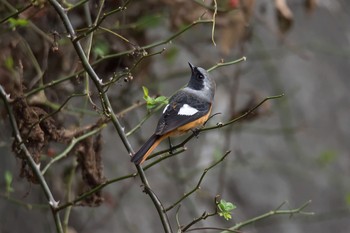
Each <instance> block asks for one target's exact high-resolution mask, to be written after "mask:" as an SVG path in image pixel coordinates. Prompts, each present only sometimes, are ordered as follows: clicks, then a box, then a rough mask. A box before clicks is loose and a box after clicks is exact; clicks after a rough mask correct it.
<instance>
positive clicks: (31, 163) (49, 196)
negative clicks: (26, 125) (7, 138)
mask: <svg viewBox="0 0 350 233" xmlns="http://www.w3.org/2000/svg"><path fill="white" fill-rule="evenodd" d="M0 97H1V99H2V100H3V102H4V104H5V108H6V110H7V113H8V114H9V120H10V123H11V126H12V129H13V131H14V135H15V140H16V141H17V143H18V145H19V148H20V150H21V151H23V154H24V157H25V159H26V160H27V162H28V165H29V166H30V168H31V169H32V170H33V173H34V174H35V176H36V178H37V179H38V181H39V183H40V185H41V188H42V189H43V191H44V194H45V196H46V199H47V200H48V202H49V205H50V207H51V212H52V215H53V217H54V220H55V225H56V230H57V232H59V233H63V229H62V224H61V220H60V216H59V214H58V212H57V206H58V202H57V201H55V199H54V197H53V195H52V193H51V190H50V188H49V186H48V185H47V183H46V181H45V178H44V177H43V176H42V174H41V172H40V164H36V163H35V162H34V160H33V157H32V155H31V154H30V152H29V150H28V149H27V147H26V145H25V143H24V141H23V139H22V136H21V134H20V132H19V129H18V126H17V122H16V119H15V116H14V114H13V112H12V109H11V108H10V105H9V103H8V98H9V95H8V94H7V93H6V92H5V90H4V89H3V87H2V85H0Z"/></svg>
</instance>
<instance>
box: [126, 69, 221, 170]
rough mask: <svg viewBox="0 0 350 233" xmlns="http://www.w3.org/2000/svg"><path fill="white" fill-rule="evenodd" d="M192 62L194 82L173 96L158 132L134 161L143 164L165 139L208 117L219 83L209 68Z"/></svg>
mask: <svg viewBox="0 0 350 233" xmlns="http://www.w3.org/2000/svg"><path fill="white" fill-rule="evenodd" d="M188 64H189V66H190V67H191V71H192V74H191V78H190V81H189V82H188V84H187V86H186V87H184V88H183V89H181V90H179V91H177V92H176V93H175V94H174V95H173V96H172V97H171V98H170V99H169V103H168V104H167V105H166V106H165V108H164V110H163V114H162V116H161V117H160V119H159V121H158V125H157V128H156V130H155V132H154V134H153V135H152V136H151V137H150V138H149V139H148V140H147V142H146V143H145V144H144V145H143V146H142V147H141V148H140V149H139V150H138V151H137V152H136V153H135V154H134V156H133V157H132V158H131V162H134V163H135V164H142V163H143V162H144V161H145V160H146V159H147V157H148V156H149V155H150V154H151V153H152V151H153V150H154V149H155V148H156V147H157V146H158V145H159V143H160V142H161V141H163V140H164V139H166V138H168V137H171V136H177V135H181V134H183V133H186V132H187V131H189V130H191V129H194V128H196V127H198V126H201V125H203V124H204V123H205V122H206V121H207V120H208V117H209V115H210V112H211V108H212V103H213V100H214V94H215V82H214V80H212V79H211V77H210V76H209V74H208V72H207V71H206V70H205V69H203V68H201V67H195V66H193V65H192V64H191V63H188Z"/></svg>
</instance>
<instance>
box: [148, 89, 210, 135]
mask: <svg viewBox="0 0 350 233" xmlns="http://www.w3.org/2000/svg"><path fill="white" fill-rule="evenodd" d="M210 108H211V103H209V102H207V101H205V100H201V99H200V98H198V97H197V96H195V95H193V94H191V93H186V92H183V91H180V92H178V93H177V94H175V95H174V96H173V97H172V98H170V100H169V104H168V105H167V106H166V107H165V109H164V111H163V115H162V116H161V118H160V119H159V121H158V125H157V128H156V132H155V134H156V135H164V134H166V133H168V132H171V131H173V130H175V129H177V128H178V127H181V126H183V125H186V124H188V123H191V122H193V121H195V120H197V119H199V118H201V117H203V116H205V115H207V114H208V113H209V111H210Z"/></svg>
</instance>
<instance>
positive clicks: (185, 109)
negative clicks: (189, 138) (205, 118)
mask: <svg viewBox="0 0 350 233" xmlns="http://www.w3.org/2000/svg"><path fill="white" fill-rule="evenodd" d="M197 112H198V110H197V109H195V108H193V107H191V106H190V105H188V104H184V105H183V106H182V107H181V108H180V110H179V112H178V113H177V114H178V115H185V116H192V115H194V114H196V113H197Z"/></svg>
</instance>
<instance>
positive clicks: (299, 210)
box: [222, 200, 314, 233]
mask: <svg viewBox="0 0 350 233" xmlns="http://www.w3.org/2000/svg"><path fill="white" fill-rule="evenodd" d="M310 203H311V200H310V201H307V202H305V203H304V204H303V205H301V206H300V207H299V208H296V209H291V210H279V209H277V210H271V211H269V212H267V213H265V214H262V215H259V216H257V217H254V218H251V219H248V220H247V221H244V222H240V223H237V224H236V225H234V226H233V227H231V228H230V229H229V230H230V231H234V230H239V229H241V228H242V227H244V226H246V225H249V224H252V223H255V222H257V221H261V220H263V219H266V218H268V217H271V216H274V215H290V216H293V215H294V214H305V215H313V214H314V213H313V212H303V209H305V208H306V207H307V206H308V205H309V204H310ZM222 233H228V231H223V232H222Z"/></svg>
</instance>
